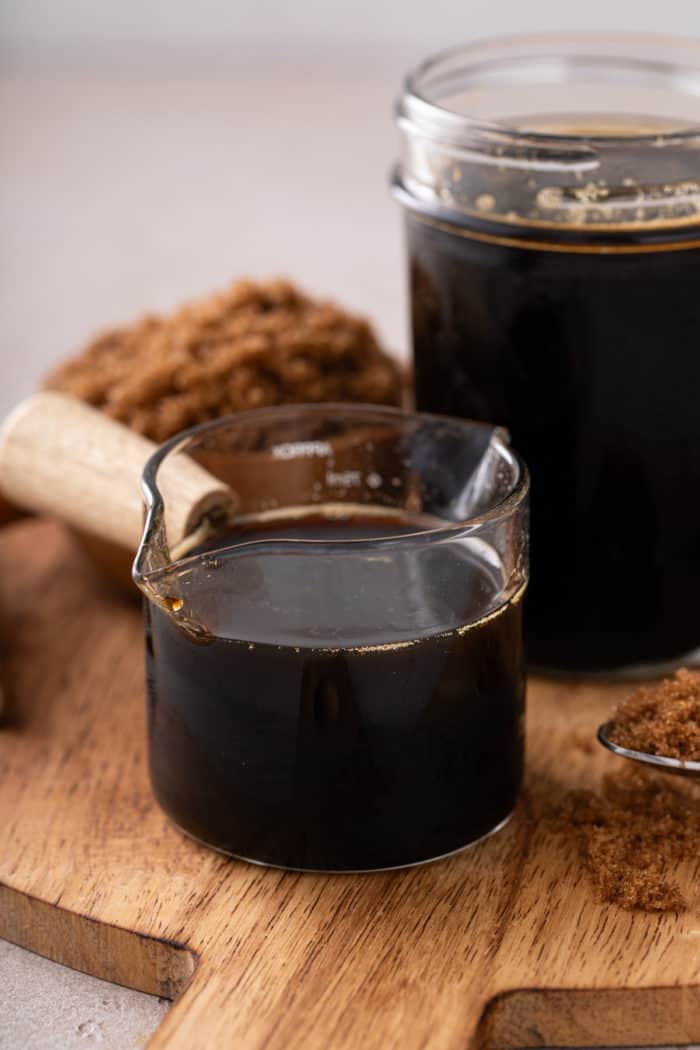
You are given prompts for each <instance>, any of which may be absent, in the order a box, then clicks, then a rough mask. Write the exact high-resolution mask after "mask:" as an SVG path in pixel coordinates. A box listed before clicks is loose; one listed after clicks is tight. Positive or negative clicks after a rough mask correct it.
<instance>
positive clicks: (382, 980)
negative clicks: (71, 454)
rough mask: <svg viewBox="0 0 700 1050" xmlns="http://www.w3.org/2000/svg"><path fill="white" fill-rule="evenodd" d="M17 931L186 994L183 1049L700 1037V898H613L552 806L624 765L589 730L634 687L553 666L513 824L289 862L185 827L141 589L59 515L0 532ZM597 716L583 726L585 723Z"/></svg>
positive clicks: (12, 921)
mask: <svg viewBox="0 0 700 1050" xmlns="http://www.w3.org/2000/svg"><path fill="white" fill-rule="evenodd" d="M0 639H2V649H1V650H0V668H2V674H3V675H4V678H5V684H6V687H7V689H8V692H9V693H10V696H11V699H10V708H9V713H8V719H7V721H6V724H5V727H4V728H3V729H2V730H1V731H0V763H1V768H2V787H1V790H0V828H2V850H1V851H0V854H1V855H0V883H1V885H0V934H1V935H2V936H4V937H7V938H9V939H10V940H13V941H15V942H17V943H18V944H21V945H24V946H26V947H28V948H31V949H33V950H34V951H37V952H40V953H41V954H42V955H46V956H48V957H49V958H52V959H56V960H58V961H59V962H62V963H66V964H67V965H69V966H73V967H76V968H78V969H81V970H85V971H86V972H88V973H92V974H96V975H97V976H99V977H104V978H107V979H108V980H113V981H117V982H120V983H122V984H126V985H131V986H133V987H135V988H140V989H143V990H144V991H147V992H153V993H156V994H158V995H164V996H170V997H175V999H176V1001H175V1005H174V1007H173V1009H172V1010H171V1011H170V1013H169V1014H168V1015H167V1017H166V1019H165V1021H164V1023H163V1024H162V1026H161V1028H160V1029H159V1030H158V1031H157V1033H156V1034H155V1035H154V1037H153V1039H152V1041H151V1043H150V1044H149V1046H150V1047H151V1048H152V1050H154V1048H159V1050H160V1048H166V1047H167V1048H168V1050H200V1048H216V1050H219V1048H227V1047H232V1048H233V1047H235V1048H236V1050H253V1048H263V1047H264V1048H266V1050H301V1048H303V1050H350V1048H352V1050H360V1048H361V1050H394V1048H396V1050H398V1048H401V1050H419V1048H421V1050H425V1048H429V1050H432V1048H435V1050H467V1048H479V1050H507V1048H515V1047H542V1046H551V1045H554V1046H562V1047H564V1046H566V1047H575V1046H593V1045H599V1044H604V1045H609V1046H623V1045H630V1044H634V1045H640V1044H645V1045H647V1044H648V1045H654V1044H656V1045H659V1044H662V1043H687V1042H690V1041H693V1040H700V915H699V906H700V892H699V891H698V879H699V877H700V868H699V867H698V865H697V863H695V864H691V863H689V864H688V865H687V867H686V870H682V871H680V872H679V875H680V877H681V880H682V883H683V889H684V891H685V892H686V893H687V895H688V898H689V899H690V901H691V910H690V911H688V912H686V913H685V914H683V915H680V916H678V917H674V916H669V915H664V916H654V915H646V914H639V913H637V914H631V913H629V912H625V911H622V910H620V909H618V908H616V907H612V906H607V905H602V904H597V903H595V902H594V900H593V897H592V893H591V888H590V886H589V884H588V882H587V878H586V875H585V873H584V872H583V871H582V870H581V865H580V863H579V860H578V857H577V854H576V848H575V845H574V843H573V842H571V841H568V840H567V839H566V837H563V838H562V837H557V836H554V835H553V834H552V833H551V831H550V830H548V828H547V827H546V825H545V824H543V823H542V822H540V821H538V820H537V819H535V815H536V814H537V813H538V812H541V809H542V805H543V802H544V800H545V799H546V798H547V797H552V796H553V795H554V794H555V793H558V792H560V791H561V790H562V789H563V788H564V787H572V786H577V785H580V786H583V785H590V784H594V783H597V780H598V778H599V776H600V775H601V773H602V771H603V770H604V769H606V768H613V767H614V766H615V764H616V763H617V762H618V761H619V760H618V759H615V758H614V757H612V756H608V755H607V754H604V753H603V752H602V750H601V749H598V748H595V749H593V751H592V752H591V753H586V749H585V748H584V747H582V746H581V744H580V741H581V739H590V738H592V734H593V732H594V729H595V727H596V725H597V724H598V722H599V721H600V720H601V719H602V717H603V715H605V713H606V712H607V711H608V710H609V708H610V706H611V704H612V703H613V702H614V701H615V700H616V699H617V697H618V695H619V693H620V689H619V688H617V689H616V688H613V687H609V686H608V687H603V686H591V685H587V686H582V685H579V686H573V685H568V684H564V683H560V682H546V683H545V682H541V681H533V682H532V683H531V686H530V691H529V701H528V702H529V715H528V718H529V724H528V752H529V755H528V778H527V779H528V784H527V789H526V792H525V794H524V797H523V800H522V803H521V805H520V808H519V810H518V812H517V814H516V816H515V818H514V819H513V821H512V822H511V823H510V825H509V826H508V827H507V828H506V829H505V830H504V831H502V832H501V833H500V834H498V835H496V836H495V837H494V838H492V839H490V840H488V841H487V842H485V843H483V844H481V845H479V846H477V847H475V848H474V849H472V850H471V851H467V852H465V853H463V854H461V855H459V856H456V857H453V858H451V859H449V860H445V861H441V862H439V863H436V864H431V865H426V866H423V867H419V868H414V869H410V870H408V871H403V872H393V873H385V874H376V875H365V876H347V875H346V876H343V875H338V876H319V875H299V874H284V873H282V872H279V871H274V870H265V869H262V868H257V867H254V866H252V865H247V864H244V863H239V862H236V861H231V860H228V859H226V858H224V857H222V856H220V855H218V854H216V853H213V852H211V851H209V850H207V849H205V848H203V847H200V846H198V845H196V844H195V843H193V842H191V841H190V840H189V839H187V838H185V837H184V836H183V835H181V834H180V833H179V832H178V831H177V830H176V829H175V828H174V827H172V826H171V825H170V824H169V822H168V820H167V819H166V818H165V817H164V816H163V814H162V813H161V812H160V810H159V809H158V808H157V806H156V805H155V803H154V801H153V799H152V797H151V794H150V791H149V785H148V776H147V769H146V757H145V720H144V696H143V692H144V689H143V669H142V650H141V646H142V638H141V622H140V614H139V610H138V607H137V606H136V605H133V606H132V605H130V604H129V603H128V602H127V601H126V600H125V599H124V598H120V597H119V596H116V595H114V594H111V593H109V592H107V591H106V590H105V589H104V588H103V586H102V585H101V584H100V583H99V582H98V581H97V580H96V578H95V576H94V575H92V574H91V573H90V572H89V571H87V570H86V569H85V567H84V564H83V562H82V561H81V558H80V556H79V555H78V554H77V553H76V552H75V550H74V548H73V546H72V545H71V543H70V541H69V540H68V538H67V537H66V536H65V534H64V533H63V532H62V531H61V530H60V529H59V528H58V527H57V526H54V525H50V524H46V523H41V522H24V523H19V524H17V525H13V526H10V527H8V528H7V529H6V530H5V531H4V532H3V533H2V544H1V545H0ZM581 734H583V736H581Z"/></svg>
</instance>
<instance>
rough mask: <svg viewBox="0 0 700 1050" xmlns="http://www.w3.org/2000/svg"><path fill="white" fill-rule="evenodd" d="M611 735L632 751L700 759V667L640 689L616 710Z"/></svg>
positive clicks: (689, 760)
mask: <svg viewBox="0 0 700 1050" xmlns="http://www.w3.org/2000/svg"><path fill="white" fill-rule="evenodd" d="M609 736H610V739H611V740H612V741H614V743H616V744H619V745H620V746H621V747H626V748H630V749H631V750H633V751H646V752H647V753H648V754H651V755H666V756H668V757H669V758H680V759H684V760H685V761H686V762H697V761H700V671H688V670H685V669H682V670H680V671H676V673H675V674H674V675H673V677H671V678H666V679H664V681H662V682H658V683H657V684H654V685H645V686H642V687H641V688H640V689H637V690H636V691H635V692H634V693H632V695H631V696H630V697H629V699H627V700H625V702H624V703H622V704H621V705H620V706H619V707H618V709H617V710H616V711H615V714H614V715H613V720H612V726H611V728H610V731H609Z"/></svg>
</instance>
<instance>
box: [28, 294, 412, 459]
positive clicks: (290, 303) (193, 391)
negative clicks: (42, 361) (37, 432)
mask: <svg viewBox="0 0 700 1050" xmlns="http://www.w3.org/2000/svg"><path fill="white" fill-rule="evenodd" d="M45 385H46V386H47V387H48V388H49V389H54V390H63V391H65V392H66V393H68V394H72V395H74V396H75V397H78V398H80V399H82V400H83V401H87V402H88V403H89V404H91V405H95V406H96V407H97V408H100V409H102V410H103V411H104V412H106V413H107V414H108V415H110V416H112V417H113V418H114V419H118V420H120V421H121V422H123V423H126V424H127V425H129V426H130V427H132V429H134V430H137V431H138V432H139V433H141V434H145V435H146V436H147V437H150V438H152V439H153V440H154V441H163V440H165V439H166V438H168V437H171V436H172V435H173V434H175V433H177V432H178V431H180V430H183V429H184V428H185V427H189V426H193V425H194V424H196V423H203V422H205V421H206V420H209V419H215V418H218V417H219V416H222V415H227V414H228V413H230V412H239V411H242V410H244V409H248V408H258V407H261V406H265V405H277V404H282V403H288V402H297V403H298V402H302V401H369V402H374V403H376V404H383V405H398V404H400V403H401V400H402V386H403V380H402V374H401V370H400V368H399V367H398V366H397V364H396V363H395V362H394V361H392V360H391V358H390V357H388V356H387V355H386V354H385V353H384V352H383V351H382V350H381V348H380V346H379V343H378V342H377V339H376V337H375V335H374V332H373V331H372V329H371V327H370V325H369V324H368V322H367V321H365V320H364V319H362V318H360V317H356V316H354V315H353V314H350V313H347V312H346V311H345V310H342V309H341V308H340V307H338V306H335V305H334V304H332V303H328V302H319V301H317V300H314V299H311V298H309V297H308V296H307V295H304V294H303V293H302V292H300V291H299V290H298V289H297V288H295V287H294V286H293V285H291V284H290V283H288V282H287V281H282V280H278V281H271V282H269V283H265V284H256V283H254V282H252V281H240V282H238V283H237V284H234V285H233V286H232V287H231V288H229V289H228V290H227V291H225V292H222V293H220V294H218V295H212V296H211V297H210V298H207V299H203V300H201V301H199V302H193V303H189V304H187V305H185V306H183V307H181V308H180V309H178V310H177V311H176V312H175V313H173V314H170V315H169V316H167V317H153V316H148V317H144V318H143V319H142V320H140V321H137V322H136V323H134V324H131V325H128V326H126V327H122V328H115V329H113V330H112V331H108V332H105V333H104V334H102V335H99V336H98V337H97V338H96V339H95V340H94V341H93V342H92V343H90V345H89V346H87V347H86V348H85V350H83V351H82V353H80V354H78V356H77V357H74V358H73V359H72V360H70V361H68V362H66V363H65V364H63V365H62V366H60V367H59V368H57V369H56V370H55V371H54V372H53V373H52V374H51V375H50V376H48V378H47V380H46V383H45Z"/></svg>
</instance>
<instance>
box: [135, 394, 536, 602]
mask: <svg viewBox="0 0 700 1050" xmlns="http://www.w3.org/2000/svg"><path fill="white" fill-rule="evenodd" d="M300 413H301V414H303V415H305V416H317V417H321V416H328V417H331V418H332V417H337V418H338V419H341V418H343V417H345V418H348V417H349V418H350V419H354V420H357V421H358V422H360V421H362V420H368V421H369V420H374V421H375V422H376V421H380V422H382V421H384V422H391V421H395V422H396V421H399V422H400V421H402V420H403V421H405V422H412V421H418V422H422V423H426V424H430V425H432V426H436V427H437V426H443V427H444V426H445V425H449V426H453V427H457V428H458V429H460V430H464V431H465V432H466V431H467V430H473V429H479V430H490V431H492V432H493V440H494V442H495V444H496V445H497V447H498V451H499V453H500V454H501V455H502V456H503V457H504V459H505V460H507V461H508V462H509V464H510V465H511V466H512V468H513V471H514V480H513V482H512V484H511V485H510V486H509V488H508V492H507V493H506V494H505V495H504V496H503V497H502V498H500V499H499V500H498V501H497V502H496V503H494V505H493V506H492V507H489V508H488V509H487V510H485V511H483V512H482V513H480V514H478V515H474V516H471V517H468V518H465V519H464V520H463V521H459V522H446V523H445V524H444V525H440V526H436V527H434V528H426V529H421V530H418V531H415V532H411V533H406V534H405V535H399V536H396V535H394V536H377V537H374V538H370V539H357V540H352V539H337V540H328V539H308V540H300V539H275V540H253V541H250V546H253V545H257V546H260V547H261V548H263V547H264V546H265V545H268V546H269V544H271V543H273V542H274V543H275V544H280V545H287V544H288V545H289V546H290V548H291V547H292V546H294V545H300V544H303V545H304V546H305V547H306V548H307V549H314V548H315V549H325V550H329V549H332V550H343V549H345V550H350V549H352V550H356V551H357V550H361V549H363V547H364V548H367V549H369V548H372V549H374V548H379V547H381V548H382V549H385V548H387V547H391V546H396V545H397V544H402V545H403V544H405V543H406V542H407V541H413V542H426V541H428V542H432V541H435V540H445V539H455V538H458V537H460V536H461V535H466V534H469V533H472V532H474V531H476V530H477V529H479V528H481V527H482V526H484V525H488V524H489V523H492V522H497V521H500V520H503V519H505V518H507V517H508V516H509V515H510V514H512V513H514V512H515V511H517V509H518V507H519V506H520V505H521V504H522V503H523V501H524V500H525V499H526V498H527V495H528V493H529V489H530V476H529V472H528V469H527V466H526V464H525V462H524V461H523V460H522V459H521V457H520V456H519V455H518V453H517V452H516V451H515V450H514V449H513V448H512V447H511V445H510V441H509V434H508V432H507V430H506V429H505V428H503V427H499V426H494V425H492V424H489V423H482V422H479V421H476V420H471V419H461V418H458V417H455V416H443V415H436V414H433V413H427V412H415V411H412V410H410V409H403V408H393V407H389V406H385V405H373V404H369V403H367V404H365V403H361V402H360V403H358V402H348V403H346V402H314V403H305V404H288V405H274V406H271V407H266V408H256V409H250V410H248V411H245V412H237V413H235V414H232V415H228V416H221V417H220V418H218V419H213V420H209V421H208V422H206V423H200V424H198V425H196V426H193V427H190V428H188V429H187V430H183V431H181V432H180V433H178V434H175V435H174V436H173V437H172V438H170V439H168V440H167V441H165V442H164V443H163V444H162V445H160V446H159V448H158V449H157V450H156V451H155V452H154V453H153V455H152V456H151V457H150V458H149V459H148V461H147V463H146V465H145V467H144V470H143V474H142V480H141V491H142V494H143V498H144V503H145V507H146V515H145V520H144V527H143V532H142V536H141V541H140V543H139V548H138V550H137V552H136V557H135V560H134V565H133V571H132V575H133V577H134V580H135V581H143V580H146V579H148V578H149V577H150V576H152V575H156V574H159V573H160V572H161V571H162V570H161V569H158V570H155V572H154V570H151V569H148V568H146V567H145V566H146V565H147V562H148V557H147V556H148V551H149V548H150V547H151V545H152V544H153V543H154V542H157V538H158V537H159V536H161V535H162V520H163V514H164V509H165V505H164V498H163V494H162V492H161V491H160V488H159V485H158V480H157V477H158V470H159V468H160V466H161V465H162V464H163V462H164V461H165V460H166V459H167V458H168V457H169V456H171V455H173V454H178V453H183V452H186V451H187V446H188V445H190V444H191V443H192V442H193V440H196V439H197V438H199V437H200V436H203V435H206V434H208V433H211V432H212V431H215V430H223V429H225V428H226V427H231V426H232V425H236V424H241V425H242V426H245V425H247V424H251V423H254V424H262V425H264V424H265V423H266V422H280V421H282V420H284V419H285V418H287V419H289V420H290V421H293V420H294V419H295V418H297V417H298V416H299V414H300ZM190 557H192V556H187V557H180V558H172V560H170V562H169V567H170V568H174V567H180V566H182V565H184V564H185V563H186V562H188V561H189V560H190ZM195 557H196V556H195Z"/></svg>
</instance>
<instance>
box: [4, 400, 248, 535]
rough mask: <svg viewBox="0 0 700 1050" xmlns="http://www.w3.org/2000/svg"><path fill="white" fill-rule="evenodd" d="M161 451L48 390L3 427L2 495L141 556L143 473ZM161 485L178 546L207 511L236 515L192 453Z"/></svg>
mask: <svg viewBox="0 0 700 1050" xmlns="http://www.w3.org/2000/svg"><path fill="white" fill-rule="evenodd" d="M156 447H157V446H156V445H154V444H153V442H152V441H149V440H148V439H147V438H144V437H141V436H140V435H138V434H135V433H133V431H131V430H129V429H128V428H127V427H125V426H123V425H122V424H121V423H116V422H115V421H114V420H111V419H108V418H107V417H106V416H105V415H103V414H102V413H101V412H99V411H97V409H94V408H91V407H90V406H89V405H86V404H84V402H82V401H78V400H76V399H75V398H72V397H68V396H66V395H65V394H59V393H54V392H51V391H46V392H44V393H40V394H35V395H34V396H33V397H30V398H28V400H26V401H23V402H22V403H21V404H20V405H19V406H18V407H17V408H16V409H15V410H14V411H13V412H12V413H11V414H10V416H9V417H8V418H7V420H6V421H5V423H4V425H3V426H2V428H0V489H2V491H3V492H4V494H5V495H6V497H7V498H8V499H9V500H11V501H12V502H13V503H16V504H17V505H18V506H20V507H24V508H26V509H27V510H33V511H36V512H38V513H40V514H47V515H50V516H52V517H55V518H59V519H60V520H61V521H64V522H66V523H67V524H69V525H72V526H74V527H75V528H78V529H82V530H83V531H85V532H89V533H92V534H93V535H95V536H99V537H101V538H102V539H104V540H107V541H109V542H111V543H115V544H117V545H118V546H120V547H124V548H126V549H127V550H130V551H135V550H136V548H137V546H138V544H139V540H140V538H141V533H142V530H143V501H142V497H141V488H140V481H141V474H142V472H143V468H144V466H145V464H146V461H147V460H148V459H149V457H150V456H151V455H152V454H153V453H154V452H155V450H156ZM158 482H159V487H160V489H161V491H162V493H163V498H164V501H165V507H166V524H167V530H168V540H169V543H170V545H171V546H172V545H173V544H175V543H179V542H180V541H181V540H182V539H183V538H184V537H185V536H186V535H187V534H188V533H189V532H191V531H192V529H194V528H195V527H196V525H197V524H198V523H199V522H200V521H201V520H202V518H203V516H204V515H205V514H206V513H208V512H210V511H213V510H217V511H220V512H223V513H227V514H230V513H232V511H233V508H234V504H235V498H234V495H233V493H232V491H231V489H229V488H228V486H226V485H224V484H223V483H222V482H220V481H219V480H218V479H217V478H215V477H213V475H211V474H209V473H208V471H206V470H204V469H203V468H202V467H200V466H199V464H197V463H195V461H194V460H193V459H191V458H190V457H189V456H187V455H185V454H184V453H180V454H177V455H173V456H170V457H168V459H167V460H166V461H165V462H164V463H163V466H162V467H161V469H160V471H159V477H158Z"/></svg>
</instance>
